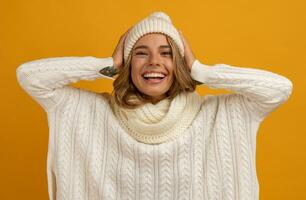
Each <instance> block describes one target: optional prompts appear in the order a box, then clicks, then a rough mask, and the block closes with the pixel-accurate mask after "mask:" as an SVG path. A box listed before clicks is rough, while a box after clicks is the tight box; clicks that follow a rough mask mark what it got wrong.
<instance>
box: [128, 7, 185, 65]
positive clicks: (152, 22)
mask: <svg viewBox="0 0 306 200" xmlns="http://www.w3.org/2000/svg"><path fill="white" fill-rule="evenodd" d="M148 33H163V34H165V35H167V36H169V37H171V38H172V39H173V40H174V42H175V43H176V45H177V47H178V49H179V53H180V54H181V56H182V57H184V44H183V41H182V39H181V36H180V34H179V32H178V30H177V29H176V27H175V26H174V25H173V23H172V21H171V19H170V17H169V16H168V15H167V14H166V13H165V12H162V11H157V12H153V13H152V14H150V15H149V16H148V17H146V18H144V19H142V20H141V21H139V22H138V23H136V24H135V25H134V26H133V27H131V28H130V30H129V31H128V33H127V36H126V39H125V41H124V53H123V55H124V56H123V57H124V62H126V61H127V58H128V56H129V54H130V53H131V51H132V49H133V47H134V45H135V43H136V42H137V40H139V39H140V38H141V37H142V36H144V35H146V34H148Z"/></svg>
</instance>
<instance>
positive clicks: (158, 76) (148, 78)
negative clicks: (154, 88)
mask: <svg viewBox="0 0 306 200" xmlns="http://www.w3.org/2000/svg"><path fill="white" fill-rule="evenodd" d="M142 78H143V79H144V80H145V82H146V83H149V84H158V83H162V82H163V81H164V80H165V79H166V78H167V75H165V74H163V73H147V74H144V75H142Z"/></svg>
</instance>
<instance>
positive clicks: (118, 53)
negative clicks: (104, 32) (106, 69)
mask: <svg viewBox="0 0 306 200" xmlns="http://www.w3.org/2000/svg"><path fill="white" fill-rule="evenodd" d="M129 30H130V29H129ZM129 30H127V31H126V32H125V33H124V34H123V35H122V36H121V37H120V40H119V42H118V44H117V46H116V48H115V50H114V52H113V55H112V57H113V60H114V67H115V68H116V69H117V70H118V71H120V70H121V68H122V67H123V63H124V62H123V51H124V41H125V38H126V35H127V33H128V32H129Z"/></svg>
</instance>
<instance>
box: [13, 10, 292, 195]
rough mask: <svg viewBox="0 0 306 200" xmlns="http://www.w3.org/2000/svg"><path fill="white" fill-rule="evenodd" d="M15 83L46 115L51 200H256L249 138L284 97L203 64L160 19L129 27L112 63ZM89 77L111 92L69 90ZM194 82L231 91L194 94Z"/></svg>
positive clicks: (66, 65) (286, 89)
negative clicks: (106, 81) (104, 81)
mask: <svg viewBox="0 0 306 200" xmlns="http://www.w3.org/2000/svg"><path fill="white" fill-rule="evenodd" d="M116 74H118V77H116V78H114V76H115V75H116ZM17 78H18V81H19V83H20V85H21V86H22V88H23V89H24V90H25V91H26V92H27V93H28V94H29V95H31V96H32V97H33V98H34V99H35V100H36V101H37V102H38V103H39V104H40V105H41V106H42V107H43V108H44V109H45V110H46V113H47V115H48V123H49V127H50V132H49V137H50V138H49V146H48V161H47V163H48V170H47V173H48V187H49V188H48V189H49V196H50V199H57V200H62V199H73V200H75V199H89V200H92V199H141V200H142V199H258V196H259V195H258V193H259V187H258V180H257V175H256V164H255V158H256V157H255V153H256V134H257V130H258V127H259V125H260V123H261V122H262V121H263V119H264V118H265V117H267V116H268V114H269V113H271V112H272V111H273V110H275V109H276V108H277V107H279V106H280V105H281V104H283V103H284V102H285V101H286V100H287V99H288V98H289V96H290V95H291V92H292V82H291V81H290V80H289V79H287V78H286V77H284V76H281V75H278V74H275V73H272V72H268V71H264V70H259V69H253V68H242V67H237V66H230V65H226V64H215V65H213V66H208V65H205V64H202V63H201V62H200V61H199V60H197V59H196V58H195V56H194V54H193V53H192V50H191V49H190V46H189V45H188V42H187V41H186V39H184V36H183V35H182V33H180V32H179V31H177V29H176V28H175V27H174V25H173V24H172V22H171V20H170V18H169V16H168V15H166V14H165V13H163V12H155V13H152V14H151V15H150V16H148V17H147V18H145V19H143V20H141V21H140V22H139V23H137V24H135V25H134V26H133V27H131V28H130V29H129V30H128V31H127V33H125V34H124V35H123V36H122V37H121V39H120V41H119V43H118V45H117V47H116V49H115V51H114V53H113V55H112V57H107V58H96V57H92V56H87V57H58V58H45V59H39V60H36V61H30V62H27V63H24V64H22V65H21V66H19V67H18V69H17ZM98 78H110V79H113V80H114V91H113V93H112V94H108V93H102V95H101V94H98V93H95V92H92V91H88V90H84V89H79V88H74V87H72V86H69V85H68V84H69V83H73V82H76V81H79V80H94V79H98ZM196 84H200V85H207V86H208V87H210V88H223V89H227V90H231V91H233V92H234V93H233V94H222V95H205V96H199V95H198V94H197V92H196V91H195V87H196Z"/></svg>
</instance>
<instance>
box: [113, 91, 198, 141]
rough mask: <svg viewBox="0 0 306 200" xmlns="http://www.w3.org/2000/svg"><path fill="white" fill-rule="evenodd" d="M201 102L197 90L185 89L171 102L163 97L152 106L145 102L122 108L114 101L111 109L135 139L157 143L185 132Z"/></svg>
mask: <svg viewBox="0 0 306 200" xmlns="http://www.w3.org/2000/svg"><path fill="white" fill-rule="evenodd" d="M201 105H202V101H201V97H200V96H199V95H198V94H197V93H196V92H186V93H181V94H179V96H177V97H176V98H174V99H173V100H172V101H171V102H170V100H169V99H167V98H166V99H163V100H161V101H159V102H158V103H157V104H155V105H154V104H152V103H147V104H145V105H143V106H141V107H140V108H136V109H125V108H121V107H119V106H117V104H114V105H113V107H114V108H113V109H114V112H115V116H116V117H117V119H118V121H119V122H120V123H121V126H122V127H123V128H124V129H125V130H126V132H127V133H129V134H130V135H131V136H132V137H134V138H135V139H136V140H137V141H140V142H143V143H147V144H159V143H162V142H166V141H169V140H172V139H175V138H177V137H179V136H181V135H182V134H184V132H186V129H187V128H188V127H189V125H190V124H192V122H193V120H194V119H195V117H196V116H197V114H198V112H199V111H200V107H201ZM178 116H180V117H179V118H178ZM156 130H158V132H157V131H156Z"/></svg>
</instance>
